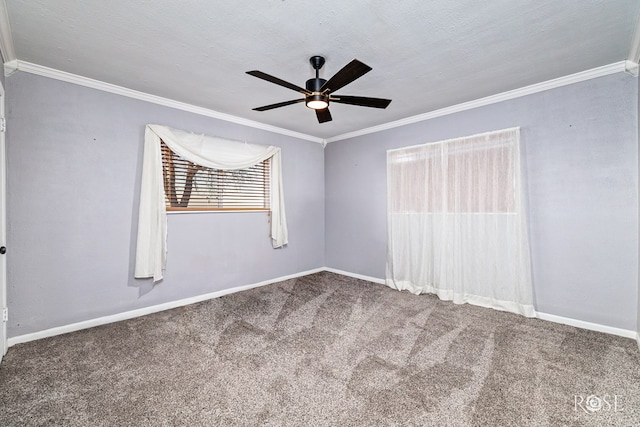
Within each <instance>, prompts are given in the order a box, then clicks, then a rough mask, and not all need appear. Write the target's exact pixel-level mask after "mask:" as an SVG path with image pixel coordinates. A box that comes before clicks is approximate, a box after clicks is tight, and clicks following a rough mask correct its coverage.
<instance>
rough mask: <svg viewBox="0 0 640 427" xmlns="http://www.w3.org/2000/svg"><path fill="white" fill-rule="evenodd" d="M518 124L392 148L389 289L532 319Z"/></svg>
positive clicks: (389, 183) (388, 155) (390, 159)
mask: <svg viewBox="0 0 640 427" xmlns="http://www.w3.org/2000/svg"><path fill="white" fill-rule="evenodd" d="M520 162H521V159H520V130H519V129H518V128H513V129H507V130H502V131H497V132H491V133H484V134H481V135H474V136H469V137H464V138H457V139H451V140H446V141H441V142H437V143H430V144H425V145H420V146H413V147H408V148H402V149H397V150H390V151H388V152H387V203H388V212H387V213H388V233H389V236H388V252H387V280H386V282H387V285H388V286H390V287H392V288H395V289H398V290H408V291H410V292H413V293H416V294H419V293H435V294H436V295H438V297H440V298H441V299H445V300H452V301H453V302H454V303H459V304H461V303H467V302H468V303H471V304H475V305H480V306H484V307H491V308H495V309H498V310H504V311H510V312H514V313H519V314H522V315H525V316H529V317H532V316H535V310H534V306H533V296H532V295H533V291H532V279H531V262H530V255H529V240H528V234H527V219H526V209H525V198H524V193H523V183H522V172H521V167H520Z"/></svg>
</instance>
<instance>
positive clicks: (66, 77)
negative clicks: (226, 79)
mask: <svg viewBox="0 0 640 427" xmlns="http://www.w3.org/2000/svg"><path fill="white" fill-rule="evenodd" d="M0 1H1V0H0ZM8 65H9V64H6V65H5V73H7V72H8V71H10V72H13V71H15V70H19V71H24V72H26V73H30V74H36V75H39V76H43V77H49V78H51V79H55V80H61V81H64V82H68V83H73V84H77V85H80V86H85V87H89V88H92V89H98V90H101V91H104V92H109V93H114V94H116V95H122V96H126V97H129V98H134V99H139V100H141V101H146V102H151V103H153V104H158V105H163V106H165V107H170V108H175V109H177V110H182V111H187V112H190V113H194V114H199V115H201V116H207V117H212V118H214V119H220V120H224V121H226V122H231V123H236V124H239V125H242V126H248V127H252V128H256V129H261V130H265V131H268V132H273V133H278V134H281V135H286V136H291V137H294V138H298V139H304V140H307V141H311V142H317V143H319V144H322V143H323V142H324V140H323V139H322V138H318V137H315V136H312V135H307V134H304V133H300V132H295V131H292V130H289V129H284V128H280V127H277V126H272V125H268V124H265V123H260V122H256V121H253V120H249V119H244V118H242V117H237V116H232V115H231V114H225V113H221V112H219V111H215V110H210V109H207V108H203V107H198V106H195V105H192V104H187V103H184V102H179V101H174V100H172V99H169V98H163V97H161V96H156V95H151V94H148V93H145V92H140V91H137V90H133V89H128V88H126V87H122V86H117V85H114V84H111V83H105V82H102V81H99V80H94V79H90V78H88V77H83V76H79V75H76V74H71V73H67V72H65V71H60V70H56V69H53V68H49V67H44V66H42V65H37V64H32V63H30V62H25V61H20V60H17V61H13V62H12V63H11V66H10V67H9V66H8Z"/></svg>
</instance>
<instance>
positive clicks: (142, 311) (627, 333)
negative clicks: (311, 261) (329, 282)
mask: <svg viewBox="0 0 640 427" xmlns="http://www.w3.org/2000/svg"><path fill="white" fill-rule="evenodd" d="M321 271H329V272H331V273H336V274H341V275H343V276H349V277H353V278H355V279H360V280H366V281H369V282H373V283H379V284H382V285H384V284H385V283H386V281H385V279H380V278H377V277H371V276H365V275H362V274H357V273H350V272H348V271H343V270H338V269H335V268H330V267H321V268H315V269H312V270H307V271H302V272H299V273H294V274H290V275H288V276H282V277H277V278H275V279H270V280H265V281H263V282H259V283H253V284H250V285H244V286H237V287H235V288H230V289H223V290H221V291H216V292H211V293H208V294H204V295H198V296H195V297H190V298H185V299H181V300H177V301H169V302H166V303H163V304H158V305H153V306H150V307H143V308H139V309H136V310H131V311H126V312H122V313H118V314H112V315H109V316H103V317H98V318H95V319H90V320H85V321H82V322H77V323H72V324H69V325H63V326H57V327H55V328H51V329H45V330H43V331H38V332H32V333H29V334H25V335H19V336H17V337H11V338H9V339H8V340H7V341H8V345H9V347H11V346H13V345H16V344H21V343H25V342H29V341H34V340H38V339H42V338H48V337H53V336H56V335H62V334H66V333H69V332H75V331H79V330H81V329H88V328H92V327H94V326H100V325H106V324H108V323H114V322H119V321H121V320H128V319H133V318H135V317H140V316H145V315H147V314H152V313H157V312H159V311H164V310H170V309H172V308H177V307H183V306H185V305H189V304H195V303H197V302H201V301H206V300H210V299H213V298H220V297H222V296H224V295H228V294H232V293H235V292H240V291H246V290H248V289H252V288H257V287H260V286H265V285H270V284H272V283H276V282H282V281H284V280H289V279H295V278H296V277H301V276H306V275H308V274H313V273H319V272H321ZM536 314H537V317H538V318H539V319H541V320H546V321H549V322H554V323H562V324H564V325H569V326H575V327H577V328H581V329H588V330H591V331H597V332H604V333H607V334H612V335H618V336H621V337H625V338H631V339H635V340H636V341H637V343H638V349H639V350H640V333H638V332H636V331H631V330H627V329H620V328H614V327H612V326H605V325H600V324H597V323H590V322H585V321H582V320H576V319H571V318H568V317H562V316H556V315H554V314H547V313H540V312H538V313H536Z"/></svg>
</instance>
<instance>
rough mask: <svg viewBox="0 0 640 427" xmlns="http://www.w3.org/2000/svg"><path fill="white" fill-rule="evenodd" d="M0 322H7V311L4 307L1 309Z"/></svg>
mask: <svg viewBox="0 0 640 427" xmlns="http://www.w3.org/2000/svg"><path fill="white" fill-rule="evenodd" d="M2 321H3V322H8V321H9V309H8V308H6V307H5V308H3V309H2Z"/></svg>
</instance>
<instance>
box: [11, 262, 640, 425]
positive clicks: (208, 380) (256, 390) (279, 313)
mask: <svg viewBox="0 0 640 427" xmlns="http://www.w3.org/2000/svg"><path fill="white" fill-rule="evenodd" d="M0 425H1V426H16V427H17V426H50V425H55V426H182V425H188V426H213V425H216V426H227V425H228V426H236V425H237V426H261V425H265V426H439V427H442V426H456V427H460V426H609V425H610V426H638V425H640V351H638V347H637V344H636V342H635V341H634V340H631V339H626V338H621V337H617V336H612V335H607V334H602V333H597V332H591V331H586V330H580V329H576V328H573V327H570V326H565V325H560V324H555V323H550V322H545V321H541V320H538V319H527V318H524V317H521V316H517V315H514V314H509V313H503V312H498V311H494V310H491V309H485V308H480V307H474V306H470V305H454V304H452V303H450V302H444V301H440V300H439V299H438V298H437V297H435V296H432V295H420V296H416V295H412V294H409V293H405V292H398V291H395V290H392V289H390V288H387V287H386V286H383V285H379V284H374V283H370V282H366V281H362V280H357V279H353V278H350V277H345V276H341V275H337V274H333V273H329V272H322V273H317V274H312V275H309V276H304V277H300V278H297V279H291V280H287V281H284V282H280V283H276V284H272V285H268V286H264V287H260V288H255V289H252V290H248V291H243V292H238V293H235V294H230V295H227V296H224V297H222V298H218V299H213V300H209V301H205V302H202V303H198V304H194V305H191V306H187V307H182V308H177V309H173V310H168V311H164V312H161V313H156V314H152V315H148V316H144V317H140V318H136V319H132V320H127V321H123V322H118V323H113V324H109V325H104V326H100V327H96V328H92V329H87V330H82V331H78V332H74V333H70V334H66V335H60V336H56V337H52V338H47V339H42V340H38V341H34V342H30V343H25V344H19V345H16V346H14V347H12V348H10V349H9V352H8V353H7V355H6V356H5V358H4V360H3V362H2V365H1V366H0Z"/></svg>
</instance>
